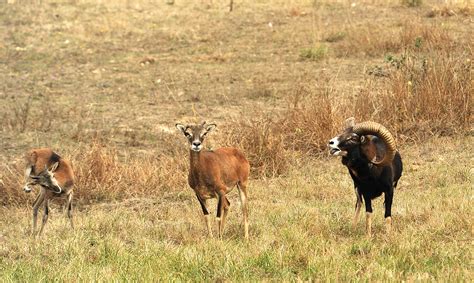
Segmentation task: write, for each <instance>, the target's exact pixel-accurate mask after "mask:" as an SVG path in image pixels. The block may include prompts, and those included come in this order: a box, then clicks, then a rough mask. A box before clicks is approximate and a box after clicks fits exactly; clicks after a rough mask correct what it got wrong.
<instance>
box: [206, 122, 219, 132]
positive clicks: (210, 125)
mask: <svg viewBox="0 0 474 283" xmlns="http://www.w3.org/2000/svg"><path fill="white" fill-rule="evenodd" d="M216 127H217V125H216V124H208V125H206V132H207V133H209V132H210V131H212V130H214V129H215V128H216Z"/></svg>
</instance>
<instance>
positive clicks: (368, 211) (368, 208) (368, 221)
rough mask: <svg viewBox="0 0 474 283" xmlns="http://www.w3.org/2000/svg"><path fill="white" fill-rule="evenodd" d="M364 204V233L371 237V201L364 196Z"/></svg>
mask: <svg viewBox="0 0 474 283" xmlns="http://www.w3.org/2000/svg"><path fill="white" fill-rule="evenodd" d="M364 202H365V212H366V218H365V220H366V222H365V231H366V233H367V237H372V200H371V199H370V197H366V196H364Z"/></svg>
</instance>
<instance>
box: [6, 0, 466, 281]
mask: <svg viewBox="0 0 474 283" xmlns="http://www.w3.org/2000/svg"><path fill="white" fill-rule="evenodd" d="M16 2H18V1H16ZM19 2H21V1H19ZM44 2H46V3H43V4H41V5H36V4H28V5H25V4H21V3H19V4H18V3H17V4H3V3H0V60H1V64H0V81H1V82H2V83H1V87H0V119H1V120H0V136H1V137H0V193H1V195H0V205H1V206H0V281H39V280H45V281H46V280H48V281H49V280H61V281H76V280H84V281H90V280H104V281H111V280H141V281H144V280H146V281H151V280H158V279H161V280H167V281H168V280H179V281H211V280H212V281H255V280H260V281H262V280H284V281H298V280H305V281H308V280H321V281H322V280H324V281H326V280H331V281H349V280H350V281H369V280H370V281H381V280H383V281H400V280H410V281H414V280H424V281H427V280H430V281H432V280H436V281H472V280H473V278H474V269H473V248H472V247H473V234H474V226H473V222H472V219H474V217H473V216H474V215H473V208H472V207H473V205H472V200H473V174H474V167H473V165H472V164H474V154H473V152H474V135H473V131H474V129H473V127H472V125H473V124H474V119H473V115H472V105H473V104H472V103H473V96H472V93H473V90H472V82H473V80H472V69H473V68H472V57H473V56H472V51H473V49H472V47H473V39H472V36H470V33H472V32H471V31H472V30H473V29H474V21H473V13H472V11H473V7H472V4H471V2H470V1H465V2H464V3H456V4H455V3H450V2H449V3H445V4H443V5H441V4H438V2H437V1H432V2H431V1H357V2H355V1H354V4H352V3H349V2H347V1H303V0H295V1H278V0H271V1H234V2H235V4H234V10H233V11H232V12H230V13H229V11H228V6H227V4H228V1H175V2H176V3H175V4H174V5H167V4H166V1H95V0H91V1H88V0H85V1H44ZM98 2H100V3H98ZM420 2H422V3H421V4H419V3H420ZM349 116H355V117H356V118H357V120H359V121H361V120H369V119H370V120H375V121H379V122H382V123H383V124H385V125H386V126H387V128H389V129H390V130H391V131H392V132H393V133H394V135H395V136H396V138H397V141H398V144H399V149H400V152H401V154H402V157H403V160H404V163H405V171H404V175H403V176H402V179H401V181H400V186H399V188H398V189H397V191H396V192H395V200H394V205H393V221H394V230H393V231H392V233H391V234H389V235H387V234H386V233H385V231H384V225H383V224H384V221H383V212H382V211H383V199H379V200H377V201H376V202H375V205H374V209H375V213H374V215H375V219H374V225H373V226H374V227H373V229H374V230H373V232H374V236H373V237H372V238H371V239H368V238H366V236H365V234H364V221H365V219H363V218H364V217H362V219H361V222H360V223H359V225H358V226H357V227H352V226H351V220H352V216H353V208H354V204H355V196H354V193H353V189H352V181H351V179H350V177H349V175H348V174H347V172H346V170H347V169H346V168H345V167H344V166H342V165H341V164H340V161H339V160H338V159H336V158H330V157H329V156H328V154H327V152H326V149H325V143H326V142H327V140H329V139H330V138H331V137H333V136H334V135H336V134H337V132H338V131H339V130H340V126H341V122H342V121H343V120H344V119H345V118H346V117H349ZM202 120H206V121H209V122H211V121H212V122H215V123H217V124H218V131H217V132H215V133H212V134H211V135H210V137H209V140H208V141H207V145H208V146H209V147H211V148H212V147H214V148H215V147H218V146H222V145H232V146H237V147H239V148H242V149H243V151H244V152H245V153H246V154H247V156H248V157H249V159H250V161H251V165H252V174H251V181H250V186H249V195H250V198H249V213H250V215H249V220H250V241H248V242H246V241H244V239H243V227H242V225H241V221H242V217H241V213H240V209H239V201H238V194H237V192H236V191H233V192H232V193H231V195H230V202H231V211H230V215H229V217H228V221H227V223H228V224H227V227H226V231H225V233H224V237H223V239H221V240H219V239H208V238H207V237H206V231H205V225H204V220H203V219H201V217H202V216H201V214H202V213H201V209H200V207H199V204H198V202H197V200H196V199H195V196H194V194H193V192H192V190H191V189H190V188H189V187H188V186H187V184H186V178H187V177H186V176H187V170H188V150H187V147H186V145H185V140H184V137H182V136H181V135H180V133H178V131H177V130H175V128H174V124H175V123H176V122H183V123H187V122H200V121H202ZM42 146H48V147H52V148H54V149H55V150H56V151H58V152H59V153H60V154H61V155H63V156H64V157H66V158H68V159H70V160H72V162H73V166H74V169H75V172H76V176H77V182H76V191H77V194H76V195H77V200H76V205H75V211H74V213H75V219H76V229H75V230H74V231H71V230H70V228H69V226H68V223H67V221H66V218H65V216H64V215H63V213H62V206H61V205H62V204H63V202H62V201H56V202H55V203H54V204H53V205H52V212H51V214H50V220H49V223H48V226H47V227H46V231H45V234H44V236H43V237H41V238H33V237H32V236H31V235H30V230H31V223H30V222H31V208H30V206H31V202H32V201H33V199H34V194H24V193H23V192H22V191H21V187H22V185H23V179H22V170H23V159H22V157H23V153H24V152H25V151H26V150H27V149H29V148H32V147H42ZM215 205H216V204H215V202H214V203H213V207H215ZM213 212H215V211H213ZM214 228H216V229H217V224H216V225H215V227H214Z"/></svg>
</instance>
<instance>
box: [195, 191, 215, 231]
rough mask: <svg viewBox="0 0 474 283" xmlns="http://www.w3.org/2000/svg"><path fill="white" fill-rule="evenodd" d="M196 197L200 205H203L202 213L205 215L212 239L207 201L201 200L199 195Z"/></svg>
mask: <svg viewBox="0 0 474 283" xmlns="http://www.w3.org/2000/svg"><path fill="white" fill-rule="evenodd" d="M196 197H197V199H198V201H199V204H201V208H202V212H203V213H204V220H205V221H206V227H207V232H208V235H209V237H211V238H212V237H213V235H212V227H211V215H210V214H209V210H208V206H207V200H206V199H202V198H200V197H199V196H198V195H196Z"/></svg>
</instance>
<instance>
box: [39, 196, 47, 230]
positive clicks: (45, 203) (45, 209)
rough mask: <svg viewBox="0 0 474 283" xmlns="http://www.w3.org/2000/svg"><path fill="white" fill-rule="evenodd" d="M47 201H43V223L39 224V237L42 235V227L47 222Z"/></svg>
mask: <svg viewBox="0 0 474 283" xmlns="http://www.w3.org/2000/svg"><path fill="white" fill-rule="evenodd" d="M48 204H49V199H48V198H46V199H45V200H44V212H43V222H42V223H41V228H40V231H39V235H40V236H41V234H43V229H44V226H45V225H46V222H48V216H49V205H48Z"/></svg>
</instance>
